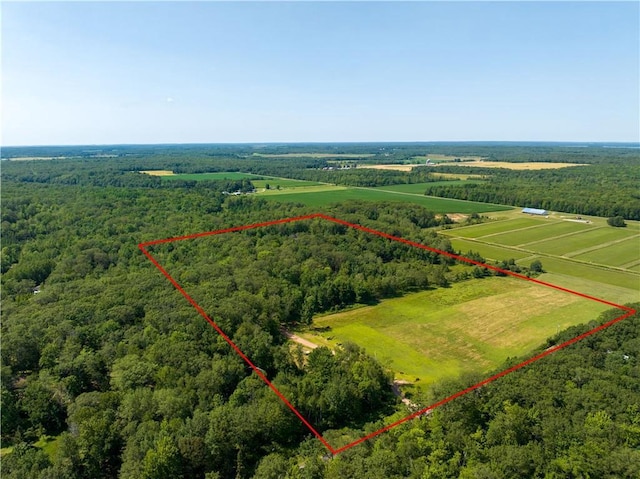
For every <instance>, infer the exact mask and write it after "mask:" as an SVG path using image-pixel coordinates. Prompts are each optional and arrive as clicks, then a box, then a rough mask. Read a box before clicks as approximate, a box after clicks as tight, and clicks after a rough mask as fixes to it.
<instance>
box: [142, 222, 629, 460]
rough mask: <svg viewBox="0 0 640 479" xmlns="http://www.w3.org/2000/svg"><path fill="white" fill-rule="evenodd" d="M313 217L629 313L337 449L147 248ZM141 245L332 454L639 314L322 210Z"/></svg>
mask: <svg viewBox="0 0 640 479" xmlns="http://www.w3.org/2000/svg"><path fill="white" fill-rule="evenodd" d="M313 218H321V219H324V220H327V221H331V222H333V223H337V224H341V225H344V226H347V227H350V228H354V229H357V230H361V231H365V232H367V233H371V234H374V235H376V236H380V237H382V238H387V239H389V240H392V241H397V242H399V243H405V244H408V245H410V246H413V247H415V248H419V249H423V250H427V251H431V252H434V253H438V254H441V255H444V256H448V257H450V258H454V259H456V260H458V261H464V262H466V263H470V264H474V265H477V266H481V267H483V268H487V269H490V270H493V271H497V272H499V273H502V274H505V275H508V276H513V277H516V278H519V279H523V280H527V281H531V282H532V283H536V284H540V285H542V286H547V287H549V288H553V289H557V290H559V291H563V292H565V293H569V294H573V295H576V296H580V297H582V298H585V299H589V300H592V301H597V302H599V303H602V304H606V305H607V306H612V307H614V308H617V309H621V310H623V311H626V313H624V314H622V315H620V316H618V317H616V318H614V319H612V320H611V321H609V322H607V323H605V324H602V325H600V326H597V327H595V328H593V329H591V330H589V331H587V332H585V333H583V334H581V335H579V336H576V337H575V338H572V339H570V340H568V341H565V342H564V343H562V344H559V345H556V346H553V347H551V348H549V349H547V350H545V351H543V352H542V353H540V354H537V355H536V356H533V357H532V358H529V359H527V360H526V361H523V362H521V363H519V364H516V365H515V366H512V367H510V368H508V369H505V370H504V371H501V372H499V373H497V374H494V375H493V376H491V377H489V378H487V379H484V380H482V381H480V382H479V383H477V384H474V385H473V386H470V387H468V388H467V389H463V390H462V391H458V392H457V393H455V394H452V395H451V396H449V397H446V398H444V399H442V400H441V401H438V402H437V403H435V404H432V405H431V406H428V407H426V408H423V409H421V410H419V411H417V412H414V413H412V414H410V415H409V416H407V417H405V418H403V419H400V420H398V421H395V422H393V423H391V424H389V425H387V426H385V427H383V428H381V429H378V430H377V431H374V432H372V433H370V434H367V435H366V436H363V437H361V438H360V439H357V440H356V441H353V442H351V443H349V444H347V445H345V446H342V447H340V448H338V449H334V448H333V447H332V446H331V445H330V444H329V443H328V442H327V440H326V439H325V438H324V437H322V435H321V434H320V433H319V432H318V431H317V430H316V429H315V428H314V427H313V426H312V425H311V424H310V423H309V421H307V420H306V419H305V418H304V417H303V416H302V414H300V413H299V412H298V410H297V409H296V408H295V407H294V406H293V405H292V404H291V403H290V402H289V401H288V400H287V398H285V397H284V396H283V394H282V393H281V392H280V391H279V390H278V388H276V387H275V386H274V385H273V384H272V383H271V381H269V380H268V379H267V377H266V376H265V374H264V373H263V372H262V371H261V370H260V369H259V368H258V367H257V366H256V365H254V364H253V362H251V360H250V359H249V358H248V357H247V356H246V355H245V354H244V353H243V352H242V351H241V350H240V348H239V347H238V346H236V344H235V343H234V342H233V341H232V340H231V338H229V336H227V335H226V334H225V333H224V331H222V329H220V327H219V326H218V325H217V324H216V323H215V321H213V320H212V319H211V318H210V317H209V316H208V315H207V313H205V311H204V310H203V309H202V308H201V307H200V306H199V305H198V303H196V301H195V300H194V299H193V298H192V297H191V296H189V294H187V292H186V291H185V290H184V288H182V286H180V284H179V283H178V282H177V281H176V280H175V279H174V278H173V277H172V276H171V275H170V274H169V273H168V272H167V271H166V270H165V269H164V268H163V267H162V266H161V265H160V263H159V262H158V261H157V260H156V259H155V258H154V257H153V256H152V255H151V253H149V251H148V250H147V247H148V246H153V245H157V244H162V243H171V242H174V241H182V240H188V239H194V238H202V237H204V236H213V235H218V234H224V233H231V232H235V231H243V230H248V229H255V228H260V227H264V226H273V225H278V224H284V223H292V222H294V221H302V220H308V219H313ZM138 248H140V250H141V251H142V252H143V253H144V254H145V256H146V257H147V258H149V260H150V261H151V262H152V263H153V265H154V266H155V267H156V268H158V270H159V271H160V272H161V273H162V274H163V275H164V276H165V277H166V278H167V279H168V280H169V281H170V282H171V284H173V285H174V286H175V288H176V289H177V290H178V291H179V292H180V293H181V294H182V295H183V296H184V297H185V298H186V299H187V301H189V303H191V305H192V306H193V307H194V308H195V309H196V311H198V313H199V314H200V316H202V317H203V318H204V319H206V320H207V322H208V323H209V324H210V325H211V326H212V327H213V328H214V329H215V330H216V331H217V332H218V334H220V335H221V336H222V338H223V339H224V340H225V341H226V342H227V343H229V345H230V346H231V348H233V350H234V351H235V352H236V353H237V354H238V355H239V356H240V357H241V358H242V359H243V360H244V361H245V362H246V363H247V364H248V365H249V367H251V369H252V370H253V371H254V372H255V373H256V374H257V375H258V376H259V377H260V378H261V379H262V380H263V381H264V382H265V383H266V384H267V386H269V387H270V388H271V389H272V390H273V392H275V393H276V394H277V396H278V397H279V398H280V399H281V400H282V401H283V402H284V403H285V405H286V406H287V407H288V408H289V409H291V411H293V413H294V414H295V415H296V416H297V417H298V418H299V419H300V420H301V421H302V423H303V424H304V425H305V426H307V428H308V429H309V430H310V431H311V432H312V433H313V434H314V435H315V436H316V437H317V438H318V440H319V441H320V442H322V444H323V445H324V446H325V447H326V448H327V449H328V450H329V451H330V452H331V453H332V454H334V455H335V454H339V453H341V452H343V451H346V450H347V449H349V448H351V447H353V446H355V445H357V444H360V443H362V442H364V441H366V440H367V439H371V438H373V437H375V436H377V435H379V434H382V433H383V432H385V431H388V430H389V429H391V428H394V427H396V426H398V425H400V424H402V423H404V422H407V421H409V420H411V419H413V418H415V417H418V416H421V415H422V414H425V413H428V412H431V411H432V410H433V409H435V408H437V407H440V406H442V405H443V404H446V403H448V402H450V401H452V400H454V399H456V398H458V397H460V396H464V395H465V394H467V393H470V392H471V391H474V390H476V389H479V388H480V387H482V386H484V385H486V384H489V383H491V382H493V381H495V380H496V379H498V378H501V377H503V376H506V375H507V374H509V373H512V372H513V371H516V370H518V369H520V368H523V367H525V366H527V365H529V364H531V363H533V362H535V361H537V360H539V359H541V358H543V357H545V356H548V355H549V354H551V353H554V352H556V351H558V350H560V349H563V348H566V347H567V346H569V345H571V344H573V343H575V342H578V341H580V340H582V339H584V338H586V337H588V336H591V335H592V334H595V333H597V332H598V331H602V330H603V329H606V328H608V327H609V326H611V325H612V324H615V323H617V322H619V321H622V320H623V319H625V318H628V317H629V316H631V315H633V314H635V313H636V310H634V309H632V308H629V307H627V306H622V305H619V304H616V303H612V302H610V301H606V300H604V299H600V298H596V297H594V296H589V295H587V294H584V293H580V292H578V291H573V290H571V289H567V288H563V287H562V286H557V285H555V284H551V283H546V282H544V281H540V280H538V279H534V278H529V277H527V276H524V275H521V274H518V273H514V272H513V271H507V270H504V269H502V268H498V267H496V266H491V265H488V264H484V263H481V262H479V261H474V260H472V259H469V258H465V257H464V256H460V255H456V254H453V253H448V252H446V251H442V250H439V249H436V248H432V247H430V246H426V245H423V244H420V243H415V242H413V241H409V240H407V239H404V238H399V237H397V236H393V235H390V234H387V233H383V232H382V231H377V230H374V229H371V228H367V227H366V226H362V225H358V224H355V223H349V222H348V221H344V220H340V219H338V218H334V217H332V216H327V215H325V214H322V213H314V214H310V215H305V216H296V217H293V218H284V219H280V220H275V221H266V222H263V223H254V224H250V225H244V226H236V227H233V228H226V229H220V230H216V231H208V232H204V233H196V234H191V235H185V236H176V237H173V238H165V239H160V240H154V241H148V242H145V243H140V244H138Z"/></svg>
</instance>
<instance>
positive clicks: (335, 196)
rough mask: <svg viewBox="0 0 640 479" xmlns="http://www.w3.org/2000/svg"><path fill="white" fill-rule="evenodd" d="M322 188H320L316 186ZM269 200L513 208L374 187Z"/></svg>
mask: <svg viewBox="0 0 640 479" xmlns="http://www.w3.org/2000/svg"><path fill="white" fill-rule="evenodd" d="M318 188H322V187H318ZM264 198H265V199H269V200H272V201H291V202H295V203H302V204H304V205H307V206H313V207H323V206H327V205H330V204H333V203H344V202H347V201H397V202H402V203H414V204H418V205H421V206H424V207H425V208H427V209H429V210H431V211H433V212H434V213H474V212H475V213H484V212H488V211H504V210H510V209H512V208H511V207H510V206H501V205H492V204H488V203H476V202H472V201H462V200H452V199H447V198H435V197H430V196H423V195H412V194H404V193H391V192H386V191H378V190H376V189H374V188H344V189H342V190H341V191H338V190H334V191H320V190H317V191H316V190H314V191H309V192H306V193H298V192H292V193H291V194H288V195H271V196H265V197H264Z"/></svg>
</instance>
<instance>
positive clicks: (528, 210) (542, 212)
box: [522, 208, 549, 216]
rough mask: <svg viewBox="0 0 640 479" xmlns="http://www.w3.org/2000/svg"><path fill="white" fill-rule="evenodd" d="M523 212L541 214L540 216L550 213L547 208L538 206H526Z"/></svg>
mask: <svg viewBox="0 0 640 479" xmlns="http://www.w3.org/2000/svg"><path fill="white" fill-rule="evenodd" d="M522 212H523V213H526V214H528V215H540V216H547V215H548V214H549V212H548V211H547V210H539V209H538V208H524V209H523V210H522Z"/></svg>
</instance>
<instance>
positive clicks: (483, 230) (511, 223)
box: [442, 218, 550, 238]
mask: <svg viewBox="0 0 640 479" xmlns="http://www.w3.org/2000/svg"><path fill="white" fill-rule="evenodd" d="M544 224H550V222H549V221H548V220H546V219H545V218H516V219H508V220H502V221H494V222H490V223H482V224H479V225H472V226H463V227H461V228H453V229H450V230H447V231H443V232H442V233H444V234H446V235H448V236H459V237H462V238H480V237H482V236H487V235H491V234H496V233H503V232H506V231H513V230H516V229H520V228H528V227H530V226H537V225H544Z"/></svg>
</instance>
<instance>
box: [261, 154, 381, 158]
mask: <svg viewBox="0 0 640 479" xmlns="http://www.w3.org/2000/svg"><path fill="white" fill-rule="evenodd" d="M252 156H257V157H258V158H344V159H358V158H370V157H372V156H376V155H375V154H374V153H271V154H269V153H254V154H253V155H252Z"/></svg>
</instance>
